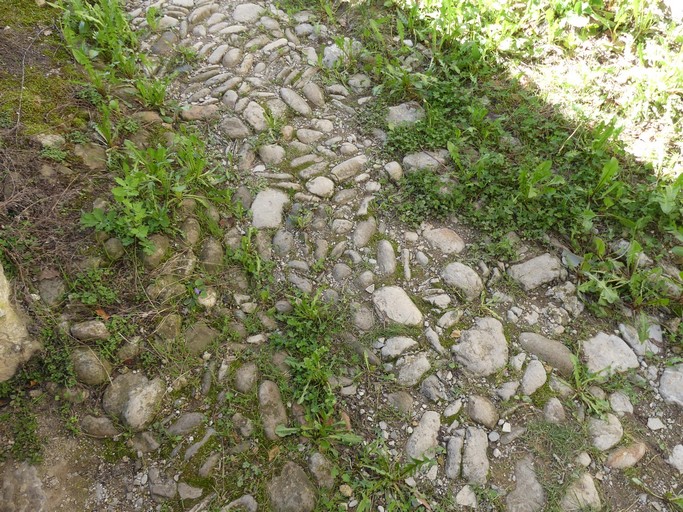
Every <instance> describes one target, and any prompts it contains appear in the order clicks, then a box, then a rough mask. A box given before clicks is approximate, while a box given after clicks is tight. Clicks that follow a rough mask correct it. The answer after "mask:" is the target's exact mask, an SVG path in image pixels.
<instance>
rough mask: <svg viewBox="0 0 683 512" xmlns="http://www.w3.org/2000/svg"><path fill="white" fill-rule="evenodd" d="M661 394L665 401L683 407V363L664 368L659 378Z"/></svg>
mask: <svg viewBox="0 0 683 512" xmlns="http://www.w3.org/2000/svg"><path fill="white" fill-rule="evenodd" d="M659 394H660V395H662V398H663V399H664V400H665V401H667V402H669V403H671V404H677V405H679V406H680V407H683V364H678V365H676V366H670V367H668V368H666V369H665V370H664V373H662V378H661V379H660V380H659Z"/></svg>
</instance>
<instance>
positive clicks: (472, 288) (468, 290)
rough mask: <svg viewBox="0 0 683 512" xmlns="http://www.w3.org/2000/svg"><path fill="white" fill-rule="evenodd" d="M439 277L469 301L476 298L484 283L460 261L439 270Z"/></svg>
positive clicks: (472, 270)
mask: <svg viewBox="0 0 683 512" xmlns="http://www.w3.org/2000/svg"><path fill="white" fill-rule="evenodd" d="M441 279H443V281H444V283H446V284H447V285H449V286H452V287H453V288H456V289H457V290H458V291H460V292H462V294H463V295H464V297H465V298H466V299H467V300H469V301H471V300H475V299H478V298H479V295H480V294H481V292H482V291H483V290H484V283H483V282H482V281H481V278H480V277H479V275H478V274H477V273H476V272H475V271H474V269H472V268H471V267H468V266H467V265H465V264H463V263H460V262H455V263H450V264H448V265H446V268H444V269H443V271H442V272H441Z"/></svg>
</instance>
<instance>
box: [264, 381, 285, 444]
mask: <svg viewBox="0 0 683 512" xmlns="http://www.w3.org/2000/svg"><path fill="white" fill-rule="evenodd" d="M258 398H259V411H260V413H261V421H262V422H263V430H264V433H265V435H266V438H268V439H270V440H271V441H275V440H278V439H280V436H278V435H277V434H276V433H275V429H276V428H277V427H278V425H282V426H285V427H286V426H287V411H286V409H285V405H284V404H283V403H282V396H281V395H280V389H279V388H278V387H277V384H275V383H274V382H273V381H270V380H266V381H263V382H262V383H261V385H260V386H259V391H258Z"/></svg>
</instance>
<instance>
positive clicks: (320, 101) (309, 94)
mask: <svg viewBox="0 0 683 512" xmlns="http://www.w3.org/2000/svg"><path fill="white" fill-rule="evenodd" d="M302 92H303V93H304V96H306V99H307V100H308V101H310V102H311V103H313V105H315V106H316V107H322V106H324V105H325V95H324V94H323V91H322V89H321V88H320V87H318V85H317V84H316V83H314V82H308V83H307V84H306V85H304V87H303V89H302Z"/></svg>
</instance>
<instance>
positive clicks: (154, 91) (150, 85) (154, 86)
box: [135, 77, 172, 109]
mask: <svg viewBox="0 0 683 512" xmlns="http://www.w3.org/2000/svg"><path fill="white" fill-rule="evenodd" d="M171 80H172V77H164V78H158V77H155V78H139V79H137V80H135V88H136V89H137V91H138V94H139V95H140V99H142V102H143V103H144V104H145V106H147V107H151V108H157V109H158V108H160V107H161V106H163V104H164V101H165V100H166V92H167V90H168V85H169V83H170V82H171Z"/></svg>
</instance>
